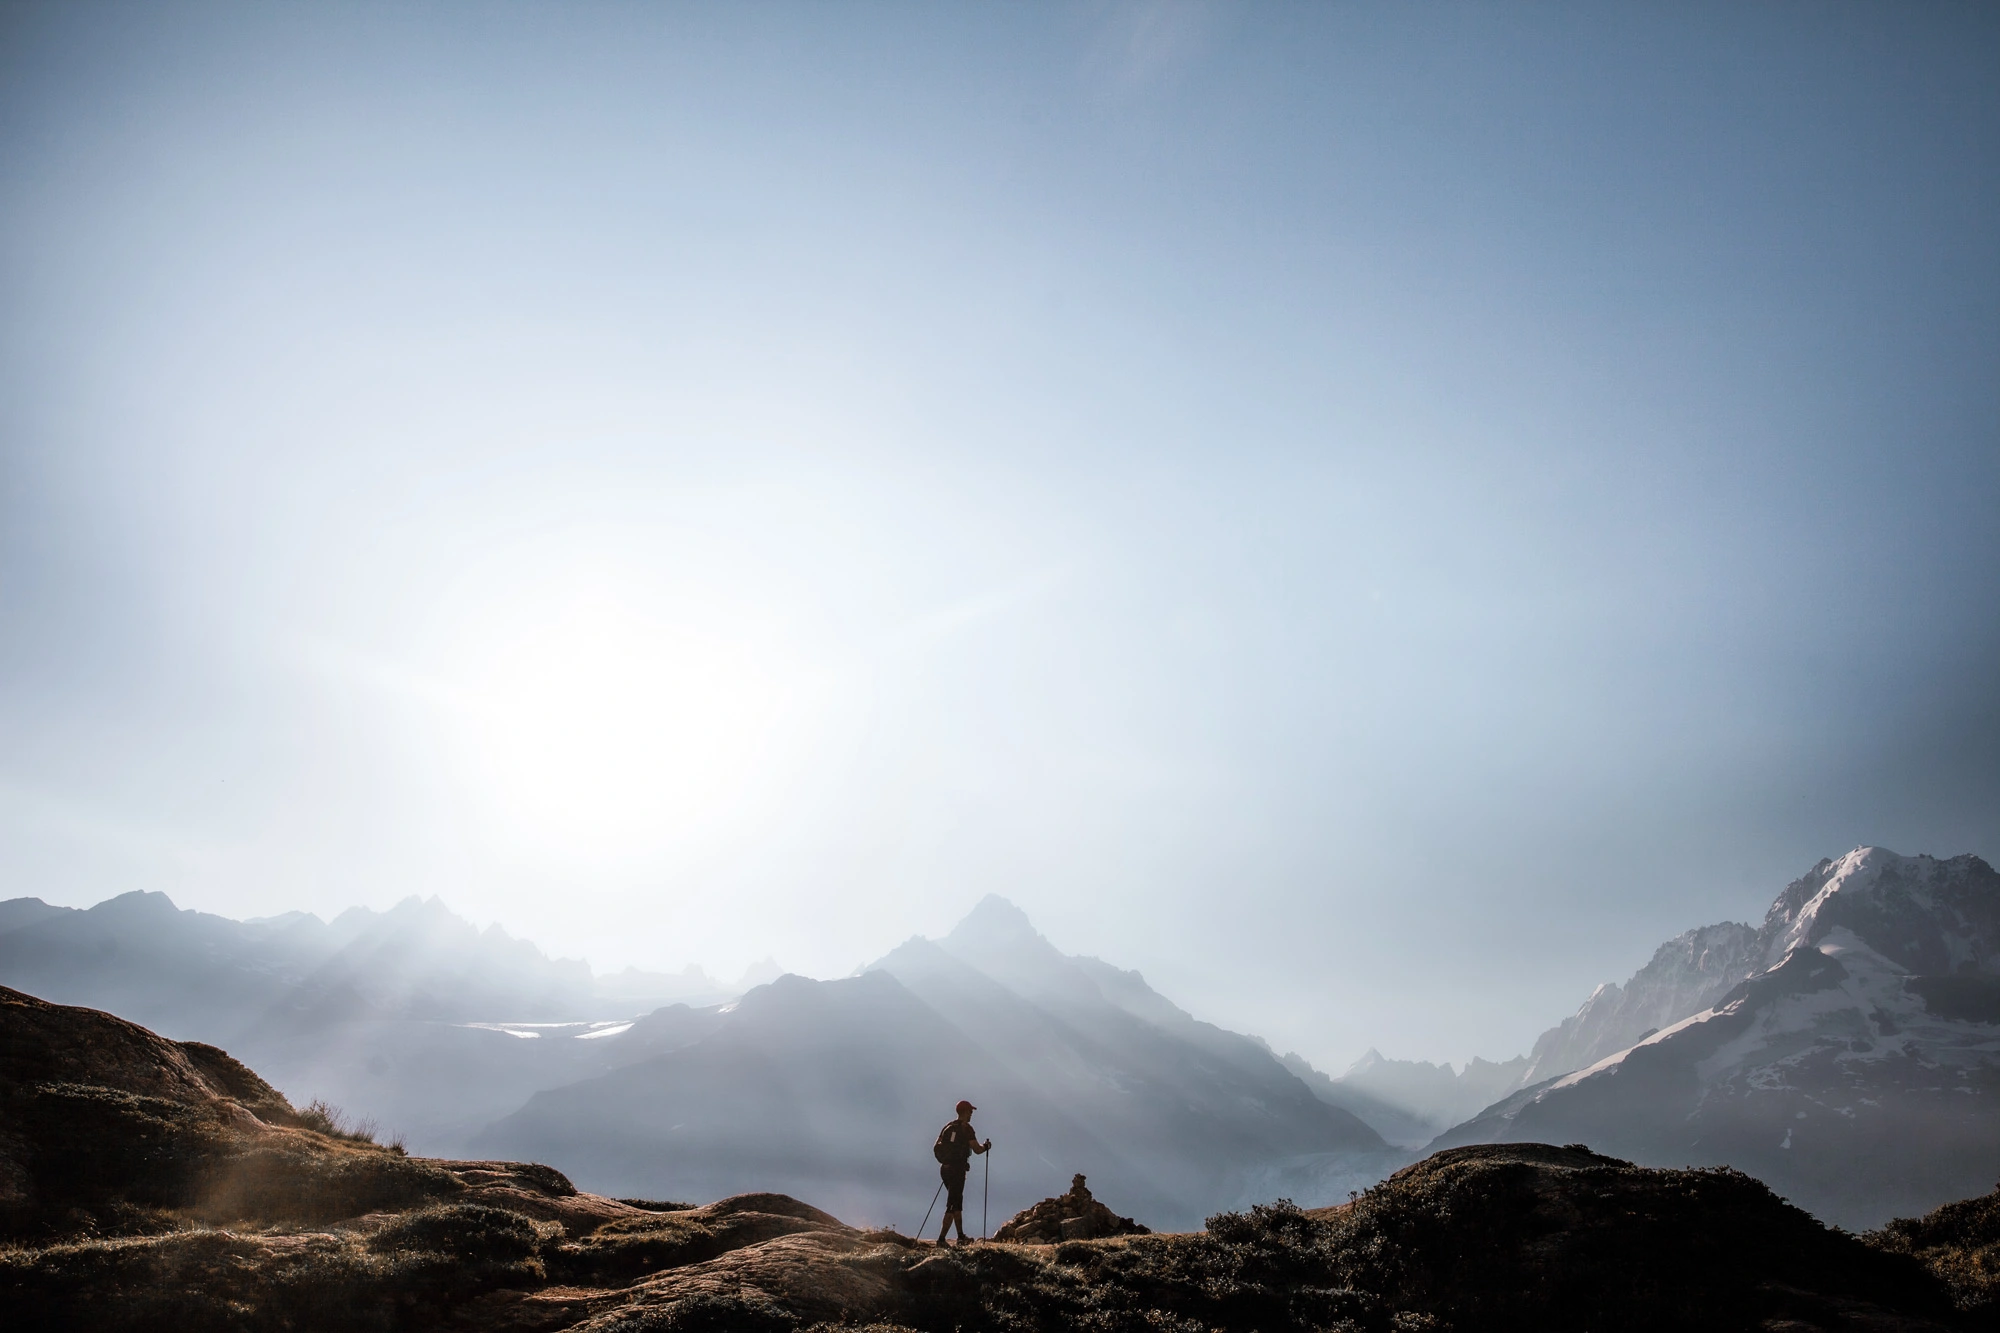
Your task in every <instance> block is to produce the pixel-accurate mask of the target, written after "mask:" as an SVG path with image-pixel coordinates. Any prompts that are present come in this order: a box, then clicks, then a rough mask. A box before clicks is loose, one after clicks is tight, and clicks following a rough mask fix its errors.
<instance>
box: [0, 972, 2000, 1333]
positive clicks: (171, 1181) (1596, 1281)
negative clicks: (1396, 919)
mask: <svg viewBox="0 0 2000 1333" xmlns="http://www.w3.org/2000/svg"><path fill="white" fill-rule="evenodd" d="M0 1229H4V1235H5V1237H6V1242H7V1248H5V1249H4V1250H0V1310H4V1312H5V1315H6V1324H7V1327H9V1328H10V1329H45V1328H46V1329H96V1330H127V1329H130V1330H140V1329H146V1330H151V1329H159V1330H169V1329H171V1330H209V1329H215V1330H245V1331H246V1333H248V1331H250V1330H265V1329H270V1330H319V1329H324V1330H350V1329H351V1330H390V1329H450V1328H462V1329H493V1330H502V1329H505V1330H522V1331H523V1333H527V1331H529V1330H553V1329H580V1330H581V1329H588V1330H593V1331H597V1330H606V1331H608V1330H660V1331H661V1333H675V1331H684V1333H700V1331H701V1330H725V1329H733V1330H749V1331H751V1333H761V1331H768V1330H804V1329H807V1328H810V1327H812V1326H814V1325H847V1326H855V1325H863V1326H874V1327H875V1329H876V1330H877V1333H884V1330H886V1329H888V1328H892V1327H903V1328H909V1329H920V1330H951V1329H964V1330H968V1331H971V1330H995V1331H996V1333H997V1331H1000V1330H1007V1331H1010V1333H1011V1331H1012V1330H1058V1329H1063V1330H1067V1329H1092V1330H1105V1333H1122V1331H1123V1330H1131V1331H1132V1333H1139V1331H1140V1330H1146V1331H1147V1333H1153V1331H1155V1330H1158V1331H1163V1333H1180V1331H1183V1330H1184V1331H1185V1333H1197V1331H1198V1330H1208V1329H1223V1330H1244V1331H1245V1333H1248V1331H1249V1330H1262V1331H1263V1333H1279V1331H1280V1330H1301V1333H1303V1331H1304V1330H1333V1329H1365V1330H1417V1329H1456V1330H1473V1329H1513V1328H1534V1329H1548V1330H1564V1329H1575V1330H1585V1329H1592V1330H1607V1329H1634V1330H1644V1329H1677V1330H1678V1329H1692V1328H1703V1329H1765V1330H1773V1331H1774V1333H1775V1330H1789V1331H1791V1333H1806V1331H1807V1330H1812V1329H1823V1330H1829V1331H1831V1330H1849V1329H1852V1330H1862V1329H1867V1330H1896V1329H1901V1330H1918V1329H1945V1328H1962V1329H1993V1328H2000V1318H1996V1310H2000V1306H1996V1297H2000V1195H1995V1196H1987V1197H1985V1198H1981V1199H1974V1200H1969V1201H1967V1202H1965V1203H1960V1204H1953V1205H1950V1206H1948V1207H1946V1208H1942V1209H1939V1210H1938V1211H1937V1212H1936V1213H1933V1214H1932V1215H1930V1216H1929V1217H1927V1218H1923V1219H1920V1220H1909V1221H1901V1222H1897V1223H1894V1224H1892V1225H1891V1226H1889V1227H1888V1228H1885V1229H1884V1230H1883V1231H1882V1232H1879V1233H1875V1234H1872V1235H1870V1236H1868V1237H1863V1238H1856V1237H1853V1236H1849V1235H1846V1234H1844V1233H1840V1232H1836V1231H1829V1230H1828V1229H1826V1228H1825V1227H1823V1226H1821V1225H1820V1224H1819V1223H1818V1222H1816V1221H1814V1220H1813V1219H1812V1218H1811V1217H1810V1216H1808V1215H1807V1214H1805V1213H1803V1212H1801V1211H1799V1210H1798V1209H1796V1208H1793V1207H1791V1206H1790V1205H1788V1204H1786V1203H1784V1202H1783V1201H1782V1200H1780V1199H1778V1198H1776V1197H1775V1196H1773V1195H1772V1194H1771V1193H1770V1191H1769V1190H1767V1189H1766V1188H1765V1187H1764V1186H1762V1185H1760V1184H1758V1183H1757V1182H1756V1181H1753V1180H1751V1179H1749V1178H1748V1177H1746V1176H1743V1175H1740V1174H1737V1173H1735V1172H1732V1171H1729V1170H1726V1169H1715V1170H1700V1171H1657V1170H1644V1169H1640V1168H1636V1167H1633V1166H1630V1165H1628V1164H1626V1163H1623V1162H1619V1161H1616V1160H1614V1159H1611V1158H1607V1157H1602V1156H1599V1155H1597V1154H1594V1153H1591V1152H1589V1151H1588V1150H1586V1149H1583V1148H1580V1147H1569V1148H1553V1147H1548V1146H1545V1145H1538V1144H1505V1145H1486V1146H1478V1147H1469V1148H1461V1149H1454V1150H1450V1151H1446V1152H1442V1153H1438V1154H1437V1155H1435V1156H1433V1157H1431V1158H1429V1159H1428V1160H1426V1161H1424V1162H1421V1163H1418V1164H1417V1165H1415V1166H1412V1167H1409V1168H1407V1169H1405V1170H1403V1171H1401V1172H1399V1173H1397V1174H1396V1175H1395V1176H1394V1177H1392V1178H1390V1179H1389V1180H1387V1181H1385V1182H1383V1183H1382V1184H1381V1185H1378V1186H1376V1187H1375V1188H1374V1189H1372V1190H1370V1191H1368V1192H1367V1193H1366V1194H1363V1195H1361V1196H1359V1197H1358V1198H1356V1199H1355V1200H1354V1201H1353V1202H1352V1203H1350V1204H1347V1205H1344V1206H1342V1207H1339V1208H1331V1209H1323V1210H1318V1211H1314V1212H1302V1211H1300V1210H1298V1209H1295V1208H1292V1207H1291V1206H1289V1205H1286V1204H1283V1203H1279V1204H1274V1205H1271V1206H1268V1207H1258V1208H1253V1209H1251V1210H1250V1211H1249V1212H1247V1213H1225V1214H1220V1215H1218V1216H1216V1217H1213V1218H1211V1219H1209V1225H1208V1229H1207V1230H1206V1231H1203V1232H1200V1233H1195V1234H1190V1235H1168V1236H1122V1237H1118V1238H1115V1239H1104V1240H1070V1241H1064V1242H1061V1243H1059V1244H985V1245H977V1246H974V1247H972V1248H969V1249H964V1250H946V1251H938V1250H934V1249H932V1248H931V1247H929V1246H928V1245H919V1244H916V1243H914V1242H911V1241H909V1240H907V1239H905V1238H903V1237H900V1236H897V1235H895V1234H894V1233H889V1232H862V1231H858V1230H855V1229H854V1228H851V1227H847V1226H844V1225H843V1224H841V1223H840V1222H839V1221H837V1220H836V1219H834V1218H833V1217H831V1216H829V1215H827V1214H825V1213H823V1212H820V1211H818V1210H817V1209H814V1208H811V1207H809V1206H807V1205H805V1204H802V1203H799V1202H797V1201H796V1200H793V1199H789V1198H786V1197H784V1196H782V1195H774V1194H746V1195H739V1196H737V1197H734V1198H730V1199H725V1200H723V1201H721V1202H719V1203H712V1204H709V1205H707V1206H705V1207H688V1206H685V1205H681V1204H671V1203H658V1202H652V1203H648V1202H644V1201H636V1200H625V1201H620V1200H615V1199H607V1198H603V1197H600V1196H597V1195H591V1194H581V1193H578V1192H577V1191H576V1190H574V1189H573V1188H572V1187H571V1186H570V1184H569V1182H568V1181H567V1180H565V1179H564V1178H563V1177H562V1176H561V1175H560V1174H559V1173H557V1172H555V1171H552V1170H550V1169H548V1168H546V1167H536V1166H524V1165H519V1164H513V1163H495V1162H445V1161H430V1160H421V1159H416V1158H411V1157H407V1156H405V1155H403V1154H402V1153H400V1152H399V1151H398V1150H397V1149H395V1148H394V1147H383V1146H380V1145H377V1144H374V1143H372V1142H369V1141H367V1140H366V1139H364V1138H360V1137H356V1136H353V1135H346V1134H342V1133H340V1132H339V1126H338V1123H337V1122H336V1121H334V1120H331V1119H329V1118H328V1117H327V1116H325V1115H324V1114H323V1113H320V1112H317V1111H315V1110H312V1109H310V1108H309V1109H308V1110H307V1111H304V1112H301V1111H298V1110H296V1109H294V1108H293V1107H291V1106H290V1105H289V1104H288V1103H287V1102H286V1101H285V1099H284V1098H283V1097H281V1096H280V1095H279V1094H278V1093H277V1092H276V1091H275V1090H273V1089H272V1088H271V1087H270V1086H269V1085H268V1084H266V1083H264V1082H263V1080H261V1079H259V1078H258V1077H257V1076H256V1075H255V1074H253V1073H251V1072H250V1071H249V1070H248V1069H246V1068H244V1067H243V1066H242V1065H240V1064H238V1063H237V1062H236V1061H234V1060H232V1059H230V1058H229V1057H228V1056H226V1055H224V1054H223V1053H222V1052H220V1051H218V1050H215V1049H213V1048H211V1047H204V1046H199V1045H196V1044H192V1043H188V1044H183V1043H176V1042H170V1041H166V1040H164V1039H162V1038H160V1037H157V1036H155V1035H154V1034H152V1033H150V1032H147V1031H146V1030H145V1029H143V1028H139V1027H136V1026H134V1025H132V1024H129V1023H125V1022H122V1021H120V1020H118V1019H115V1018H112V1017H110V1016H108V1015H105V1014H101V1013H97V1012H95V1011H92V1010H85V1009H72V1008H66V1007H62V1006H57V1005H50V1004H47V1003H44V1002H43V1001H40V1000H36V999H34V998H32V997H30V996H26V995H22V994H20V993H19V992H14V991H5V990H0Z"/></svg>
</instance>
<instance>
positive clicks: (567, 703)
mask: <svg viewBox="0 0 2000 1333" xmlns="http://www.w3.org/2000/svg"><path fill="white" fill-rule="evenodd" d="M465 703H466V705H467V708H466V712H465V715H464V716H465V719H466V721H467V722H468V723H469V724H470V728H469V732H470V734H469V739H470V742H471V747H472V752H473V757H474V762H475V765H476V767H477V770H478V772H479V775H480V777H481V778H482V779H483V780H484V782H485V783H486V784H488V785H489V786H490V789H491V794H492V795H493V797H494V798H495V800H496V803H497V805H498V807H499V809H500V811H501V813H502V814H503V816H504V817H505V818H506V819H507V820H508V821H509V822H510V824H512V825H513V826H514V832H516V833H517V834H524V835H528V836H530V837H531V838H532V839H533V840H535V841H538V842H545V843H550V844H553V845H554V847H555V848H556V849H560V850H562V851H564V852H566V853H569V854H572V855H584V856H607V855H608V856H618V855H622V854H626V853H631V852H636V851H641V850H644V849H646V848H649V847H654V846H659V845H663V844H665V843H669V842H673V841H677V840H679V839H682V838H684V837H686V836H688V835H690V834H694V833H698V832H700V831H702V830H703V829H704V828H706V827H710V826H713V825H714V824H715V823H717V822H718V821H719V820H721V819H722V818H723V817H725V816H726V815H727V814H728V813H729V812H730V811H731V810H732V808H733V807H736V806H739V805H740V804H741V803H742V802H743V801H744V799H745V798H746V796H747V795H748V793H749V791H750V789H751V788H752V786H753V785H754V783H755V781H756V779H757V778H758V776H759V771H760V769H761V768H762V767H763V761H764V759H765V757H766V754H767V751H768V749H769V748H770V743H771V740H772V732H773V729H774V727H775V726H776V724H777V722H778V719H779V717H780V715H781V713H782V712H783V710H784V708H785V705H786V691H785V689H784V688H783V687H782V685H781V683H780V682H779V681H778V680H776V679H775V678H774V677H773V676H772V675H771V674H770V673H768V672H766V671H764V670H761V669H760V668H759V665H758V663H757V662H756V660H755V659H754V657H753V655H752V654H751V653H750V652H749V651H748V650H747V649H746V648H745V647H744V646H743V645H741V644H735V643H731V642H729V641H727V640H724V639H720V638H717V637H715V636H712V635H709V634H706V633H702V632H699V631H695V630H691V629H688V628H685V627H680V626H674V625H668V624H663V623H661V622H659V621H656V620H652V619H650V618H648V617H645V616H643V615H640V614H637V613H635V612H633V611H632V610H630V609H629V608H626V607H624V606H621V605H619V604H617V603H615V602H612V601H609V600H601V599H600V600H592V601H586V602H582V603H579V604H577V605H574V606H572V607H571V608H570V609H568V610H567V611H565V612H563V613H561V614H559V615H557V616H555V617H553V618H552V619H549V620H546V621H544V622H542V623H540V624H537V625H535V626H533V627H532V628H531V629H529V630H527V631H526V632H524V633H521V634H518V635H516V636H514V637H512V638H510V639H509V640H508V641H507V642H506V643H505V644H504V645H502V646H501V647H500V648H499V649H498V650H497V651H496V652H495V653H494V654H493V655H492V656H491V658H490V659H489V660H488V661H487V663H486V664H485V667H484V669H483V670H482V671H481V672H479V673H478V675H477V676H476V678H475V680H474V681H473V683H472V687H471V689H470V690H469V691H468V692H467V695H466V696H465Z"/></svg>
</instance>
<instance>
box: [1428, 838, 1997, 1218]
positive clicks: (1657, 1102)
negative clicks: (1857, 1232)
mask: <svg viewBox="0 0 2000 1333" xmlns="http://www.w3.org/2000/svg"><path fill="white" fill-rule="evenodd" d="M1648 967H1649V969H1651V970H1652V971H1653V973H1654V975H1653V977H1652V978H1651V981H1652V983H1653V984H1652V987H1651V989H1650V990H1649V991H1645V990H1641V989H1640V988H1638V987H1636V986H1634V987H1627V988H1625V989H1624V991H1622V992H1619V993H1616V994H1610V995H1608V996H1607V993H1606V992H1605V991H1602V990H1600V992H1599V994H1598V995H1596V996H1593V997H1592V1001H1591V1003H1589V1004H1586V1005H1585V1007H1584V1010H1582V1011H1580V1012H1579V1013H1578V1015H1577V1016H1576V1018H1575V1019H1572V1020H1571V1022H1570V1023H1569V1024H1566V1025H1565V1026H1564V1028H1561V1029H1557V1030H1556V1033H1554V1034H1551V1036H1553V1037H1555V1040H1554V1041H1551V1040H1550V1039H1549V1038H1547V1037H1545V1038H1544V1042H1545V1043H1547V1045H1548V1047H1549V1049H1550V1050H1551V1051H1559V1052H1563V1054H1562V1055H1561V1056H1560V1057H1559V1058H1555V1059H1553V1060H1552V1061H1551V1062H1550V1063H1551V1064H1555V1065H1560V1064H1562V1063H1565V1062H1566V1061H1567V1060H1570V1059H1591V1057H1596V1058H1595V1059H1592V1060H1591V1063H1589V1064H1587V1065H1585V1066H1583V1067H1581V1068H1579V1069H1576V1070H1574V1071H1556V1076H1555V1077H1547V1078H1543V1079H1541V1080H1540V1081H1537V1082H1535V1083H1532V1084H1530V1085H1529V1086H1526V1087H1524V1088H1522V1089H1520V1090H1519V1091H1517V1092H1514V1093H1513V1094H1512V1095H1510V1096H1508V1097H1506V1098H1504V1099H1503V1100H1501V1101H1499V1102H1497V1103H1496V1104H1495V1105H1493V1106H1490V1107H1488V1108H1486V1109H1485V1110H1483V1111H1481V1112H1480V1113H1479V1114H1478V1115H1476V1116H1474V1117H1473V1118H1471V1119H1470V1120H1468V1121H1466V1122H1465V1123H1463V1124H1461V1125H1458V1126H1456V1127H1454V1128H1452V1129H1450V1130H1448V1131H1447V1132H1445V1133H1444V1134H1442V1135H1440V1136H1439V1137H1438V1138H1437V1139H1436V1140H1435V1141H1434V1143H1433V1145H1432V1146H1433V1147H1434V1148H1444V1147H1449V1146H1454V1145H1462V1144H1472V1143H1496V1142H1522V1141H1532V1140H1539V1141H1550V1142H1588V1143H1590V1144H1591V1145H1592V1147H1594V1148H1596V1149H1598V1150H1600V1151H1604V1152H1610V1153H1614V1154H1617V1155H1620V1156H1624V1157H1629V1158H1631V1159H1632V1160H1634V1161H1638V1162H1641V1163H1645V1164H1652V1165H1664V1164H1673V1165H1682V1164H1696V1165H1700V1164H1727V1165H1730V1166H1734V1167H1736V1168H1738V1169H1739V1170H1742V1171H1746V1172H1749V1173H1750V1174H1752V1175H1755V1176H1757V1177H1758V1178H1759V1179H1761V1180H1763V1181H1765V1182H1766V1183H1768V1184H1770V1185H1771V1186H1772V1188H1774V1189H1776V1190H1778V1191H1779V1192H1780V1193H1782V1194H1785V1195H1786V1196H1788V1197H1790V1198H1792V1199H1793V1200H1795V1201H1796V1202H1798V1203H1800V1204H1801V1205H1802V1206H1804V1207H1806V1208H1809V1209H1811V1210H1812V1211H1814V1212H1815V1213H1817V1214H1819V1215H1820V1216H1821V1217H1824V1218H1827V1219H1829V1220H1831V1221H1835V1222H1839V1223H1841V1224H1843V1225H1847V1226H1851V1227H1856V1228H1859V1227H1866V1226H1873V1225H1879V1224H1880V1223H1881V1222H1883V1221H1884V1220H1886V1219H1887V1218H1889V1217H1890V1216H1892V1215H1894V1214H1895V1213H1897V1212H1908V1211H1912V1210H1915V1209H1923V1208H1930V1207H1934V1206H1936V1205H1937V1204H1938V1203H1940V1202H1942V1201H1944V1200H1947V1199H1950V1198H1954V1197H1957V1196H1958V1195H1960V1194H1964V1193H1968V1192H1972V1191H1974V1190H1977V1189H1983V1188H1985V1187H1987V1186H1989V1185H1990V1184H1991V1183H1992V1181H1993V1180H1994V1178H1995V1176H1996V1175H2000V874H1996V873H1995V871H1994V870H1993V868H1992V867H1991V866H1989V865H1987V864H1986V862H1984V861H1982V860H1980V859H1979V858H1978V857H1974V856H1958V857H1953V858H1951V859H1950V860H1938V859H1936V858H1933V857H1929V856H1915V857H1906V856H1898V855H1897V854H1895V853H1894V852H1890V851H1886V850H1884V849H1882V848H1878V847H1861V848H1856V849H1855V850H1854V851H1852V852H1850V853H1848V854H1847V855H1846V856H1843V857H1841V858H1840V859H1838V860H1825V861H1821V862H1820V863H1819V864H1818V865H1816V866H1814V867H1813V869H1812V870H1811V871H1810V872H1808V873H1807V874H1805V875H1804V876H1801V877H1800V878H1799V879H1797V880H1795V881H1793V882H1792V883H1791V884H1790V885H1788V886H1786V888H1785V890H1784V892H1783V893H1781V894H1779V895H1778V898H1777V900H1776V901H1775V902H1773V903H1772V905H1771V908H1770V911H1769V912H1768V913H1767V914H1766V916H1765V918H1764V922H1763V924H1762V925H1761V926H1759V927H1757V928H1756V929H1755V930H1751V929H1750V928H1749V927H1747V926H1714V927H1709V928H1708V929H1707V930H1705V931H1697V932H1691V934H1690V935H1686V936H1682V937H1680V939H1679V940H1677V941H1675V942H1674V943H1673V944H1671V945H1669V946H1668V947H1667V948H1666V949H1663V950H1662V951H1661V954H1660V955H1659V956H1656V957H1655V959H1654V962H1653V964H1649V965H1648ZM1641 975H1642V976H1644V975H1646V974H1645V973H1642V974H1641ZM1636 980H1637V979H1636V978H1635V982H1636ZM1716 992H1719V993H1716ZM1676 997H1678V1003H1670V1002H1669V1001H1670V1000H1672V999H1674V998H1676ZM1676 1009H1683V1010H1687V1012H1681V1013H1676V1012H1675V1011H1676ZM1639 1023H1647V1024H1648V1025H1649V1027H1651V1028H1656V1029H1657V1030H1651V1031H1645V1032H1641V1033H1638V1034H1632V1033H1631V1032H1630V1029H1631V1028H1632V1027H1633V1026H1635V1025H1636V1024H1639ZM1628 1037H1629V1038H1630V1039H1629V1040H1627V1041H1626V1044H1625V1045H1624V1046H1623V1047H1618V1046H1617V1042H1618V1041H1620V1040H1621V1039H1627V1038H1628ZM1607 1046H1609V1047H1613V1049H1611V1050H1609V1051H1606V1050H1605V1048H1606V1047H1607ZM1542 1052H1543V1046H1542V1045H1541V1044H1538V1046H1537V1054H1538V1055H1540V1054H1541V1053H1542ZM1542 1068H1543V1069H1546V1068H1547V1066H1543V1067H1542ZM1536 1072H1542V1069H1538V1070H1537V1071H1536Z"/></svg>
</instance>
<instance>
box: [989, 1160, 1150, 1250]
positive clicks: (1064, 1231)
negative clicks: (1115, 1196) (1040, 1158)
mask: <svg viewBox="0 0 2000 1333" xmlns="http://www.w3.org/2000/svg"><path fill="white" fill-rule="evenodd" d="M1150 1234H1152V1233H1151V1229H1150V1228H1147V1227H1142V1226H1140V1225H1139V1224H1138V1223H1137V1222H1134V1221H1133V1220H1132V1219H1131V1218H1129V1217H1120V1216H1118V1214H1116V1213H1114V1212H1112V1211H1111V1210H1110V1209H1109V1208H1106V1207H1105V1206H1104V1205H1103V1204H1101V1203H1099V1202H1098V1201H1097V1200H1096V1199H1094V1198H1092V1197H1091V1194H1090V1190H1089V1189H1088V1188H1087V1187H1086V1186H1085V1185H1084V1183H1083V1176H1082V1175H1081V1174H1078V1175H1076V1176H1074V1177H1072V1178H1071V1179H1070V1182H1069V1193H1067V1194H1058V1195H1056V1197H1055V1198H1053V1199H1043V1200H1042V1201H1041V1202H1040V1203H1038V1204H1036V1205H1035V1206H1034V1207H1032V1208H1024V1209H1022V1210H1021V1211H1020V1212H1018V1213H1016V1214H1014V1215H1013V1216H1012V1217H1010V1218H1008V1219H1007V1222H1006V1225H1004V1226H1002V1227H1001V1228H1000V1229H999V1230H998V1231H996V1232H994V1233H993V1239H995V1240H1014V1241H1027V1242H1033V1243H1041V1244H1053V1243H1054V1242H1056V1241H1061V1240H1094V1239H1096V1238H1097V1237H1099V1236H1146V1235H1150Z"/></svg>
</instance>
